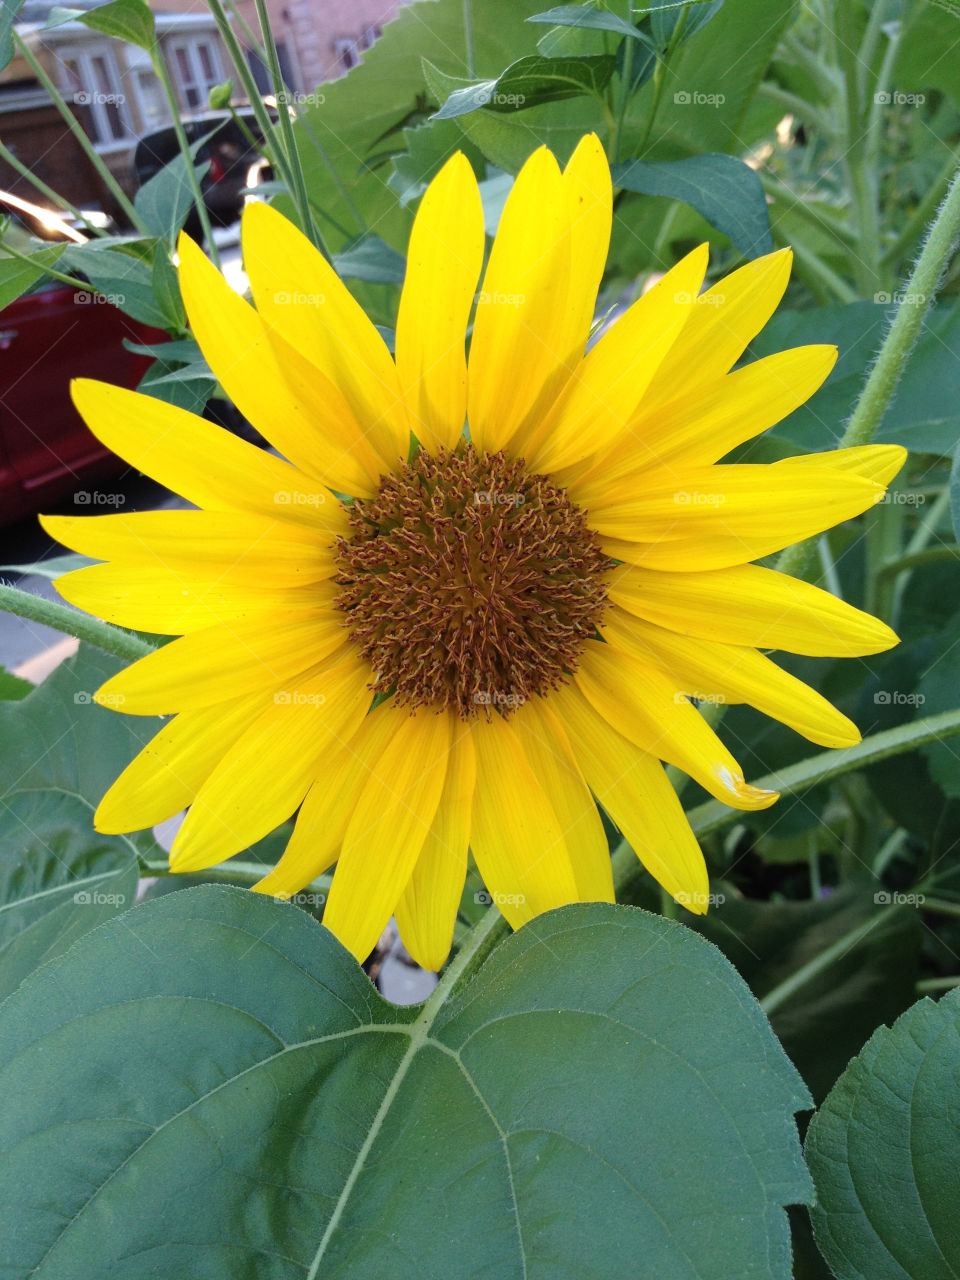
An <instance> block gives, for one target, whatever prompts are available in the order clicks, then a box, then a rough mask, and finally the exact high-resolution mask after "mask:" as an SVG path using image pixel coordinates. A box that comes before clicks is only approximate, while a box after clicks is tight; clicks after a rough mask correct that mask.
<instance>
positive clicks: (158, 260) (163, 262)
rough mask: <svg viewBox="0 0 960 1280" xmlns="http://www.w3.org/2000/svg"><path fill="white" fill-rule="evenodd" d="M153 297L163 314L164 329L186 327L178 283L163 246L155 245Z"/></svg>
mask: <svg viewBox="0 0 960 1280" xmlns="http://www.w3.org/2000/svg"><path fill="white" fill-rule="evenodd" d="M153 296H154V298H155V300H156V303H157V306H158V307H159V308H160V310H161V312H162V313H163V316H164V328H165V329H185V328H186V327H187V313H186V311H185V310H184V308H183V299H182V298H181V296H180V281H179V279H178V277H177V272H176V269H175V268H174V265H173V263H172V262H171V261H170V259H169V257H168V256H167V253H166V250H165V249H164V247H163V245H157V252H156V254H155V255H154V259H153Z"/></svg>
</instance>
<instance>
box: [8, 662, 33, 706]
mask: <svg viewBox="0 0 960 1280" xmlns="http://www.w3.org/2000/svg"><path fill="white" fill-rule="evenodd" d="M32 689H33V685H32V684H31V683H30V681H29V680H24V679H23V678H22V677H21V676H16V675H14V674H13V672H12V671H8V670H7V669H6V667H0V702H18V701H19V700H20V699H21V698H25V697H26V696H27V694H28V693H30V692H31V691H32Z"/></svg>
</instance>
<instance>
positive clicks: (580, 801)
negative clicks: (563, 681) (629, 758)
mask: <svg viewBox="0 0 960 1280" xmlns="http://www.w3.org/2000/svg"><path fill="white" fill-rule="evenodd" d="M513 723H514V725H515V726H516V730H517V733H518V734H519V736H520V741H521V742H522V743H523V750H524V754H525V755H526V757H527V761H528V762H529V764H530V767H531V769H532V770H533V773H534V776H535V777H536V778H537V779H538V780H539V782H540V785H541V786H542V787H543V789H544V791H545V792H546V794H547V798H548V800H549V801H550V804H551V806H552V808H553V812H554V813H555V815H556V818H557V821H558V822H559V824H560V830H561V831H562V832H563V838H564V840H565V841H566V845H567V852H568V853H569V855H570V865H571V866H572V867H573V878H574V880H575V881H576V883H577V893H578V894H579V895H580V901H581V902H613V901H614V896H613V868H612V866H611V865H610V851H609V848H608V846H607V837H606V833H605V832H604V829H603V823H602V822H601V821H600V814H599V812H598V811H597V806H596V804H595V802H594V799H593V797H592V796H591V794H590V791H589V789H588V787H587V785H586V783H585V782H584V780H583V775H582V773H581V772H580V767H579V765H578V764H577V760H576V756H575V755H574V753H573V750H572V748H571V745H570V742H569V739H568V738H567V734H566V731H565V730H564V727H563V725H562V724H561V722H560V721H559V720H558V719H557V717H556V716H555V715H554V713H553V711H552V710H551V703H550V700H549V699H542V698H531V699H530V700H529V701H528V702H527V703H525V704H524V706H523V707H522V708H521V709H520V710H519V711H518V712H517V715H516V716H515V717H514V721H513Z"/></svg>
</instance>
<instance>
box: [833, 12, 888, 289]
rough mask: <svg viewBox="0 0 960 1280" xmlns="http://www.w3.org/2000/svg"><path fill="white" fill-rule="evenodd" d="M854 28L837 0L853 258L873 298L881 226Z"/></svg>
mask: <svg viewBox="0 0 960 1280" xmlns="http://www.w3.org/2000/svg"><path fill="white" fill-rule="evenodd" d="M855 26H856V14H855V12H854V6H853V5H852V4H851V3H850V0H835V3H834V6H833V22H832V28H833V43H834V53H835V56H836V60H837V65H838V66H839V68H840V71H841V73H842V82H841V95H842V102H843V111H844V135H843V140H842V152H843V166H844V169H845V171H846V175H847V185H848V186H849V188H850V194H851V196H852V198H853V204H854V209H855V210H856V223H857V239H858V250H857V252H856V254H855V255H854V273H855V275H856V278H857V283H858V285H859V288H860V290H861V292H862V293H863V294H864V295H865V296H866V297H870V296H871V295H872V294H874V293H875V292H876V290H877V287H878V284H879V262H880V224H879V215H878V212H877V191H876V179H875V175H874V173H873V172H872V170H870V168H869V167H868V164H867V158H866V147H865V142H866V135H865V132H864V128H863V118H862V117H863V113H862V109H861V91H862V87H863V86H862V76H861V74H860V70H861V69H860V66H859V63H858V61H857V49H856V48H855V46H854V40H855Z"/></svg>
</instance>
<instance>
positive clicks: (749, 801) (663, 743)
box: [574, 643, 777, 809]
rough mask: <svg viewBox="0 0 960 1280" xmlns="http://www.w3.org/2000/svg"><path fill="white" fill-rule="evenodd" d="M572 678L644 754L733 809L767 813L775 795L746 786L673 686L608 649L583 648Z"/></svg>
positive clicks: (628, 657) (645, 666) (638, 662)
mask: <svg viewBox="0 0 960 1280" xmlns="http://www.w3.org/2000/svg"><path fill="white" fill-rule="evenodd" d="M574 679H575V681H576V684H577V687H578V688H579V689H580V691H581V692H582V693H583V695H584V696H585V697H586V699H587V701H588V702H589V703H590V704H591V705H592V706H593V708H594V709H595V710H596V711H598V712H599V713H600V714H601V715H602V716H603V718H604V719H605V720H606V721H607V723H608V724H609V725H610V726H611V727H612V728H614V729H616V730H617V732H618V733H621V734H623V736H624V737H625V738H628V739H629V740H630V741H631V742H633V743H634V744H635V745H636V746H638V747H640V748H641V750H643V751H649V752H650V754H651V755H657V756H659V757H660V759H661V760H666V761H668V762H669V763H670V764H675V765H676V766H677V768H679V769H682V770H683V771H684V773H688V774H690V776H691V777H692V778H695V779H696V780H697V782H699V783H700V785H701V786H702V787H705V788H706V790H707V791H709V792H710V794H711V795H713V796H716V798H717V799H718V800H722V801H723V803H724V804H728V805H730V806H731V807H732V808H734V809H766V808H769V806H770V805H771V804H773V802H774V801H775V800H776V799H777V793H776V792H775V791H764V790H761V789H760V788H758V787H751V786H749V785H748V784H747V783H746V782H745V781H744V778H743V772H742V770H741V768H740V766H739V765H738V764H737V762H736V760H734V758H733V756H732V755H731V754H730V752H729V751H728V750H727V749H726V747H725V746H724V745H723V743H722V742H721V741H720V739H719V738H718V737H717V735H716V734H715V733H714V732H713V730H712V729H711V728H710V726H709V725H708V724H707V722H706V720H704V718H703V716H701V715H700V713H699V712H698V711H696V710H695V709H694V707H693V706H691V704H690V703H689V702H688V701H687V699H686V698H685V697H684V696H683V694H682V691H681V690H680V689H679V687H678V685H677V684H676V682H674V681H672V680H670V678H669V677H668V676H667V675H666V674H665V673H664V672H663V671H661V670H660V669H658V668H657V667H655V666H653V665H652V664H651V663H648V662H642V661H641V660H640V659H639V658H636V657H635V656H634V655H633V654H628V653H624V652H622V651H619V650H616V649H614V648H613V647H612V646H611V645H608V644H596V643H592V644H589V645H587V647H586V649H585V650H584V653H583V656H582V658H581V662H580V667H579V669H578V670H577V672H576V674H575V676H574Z"/></svg>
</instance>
